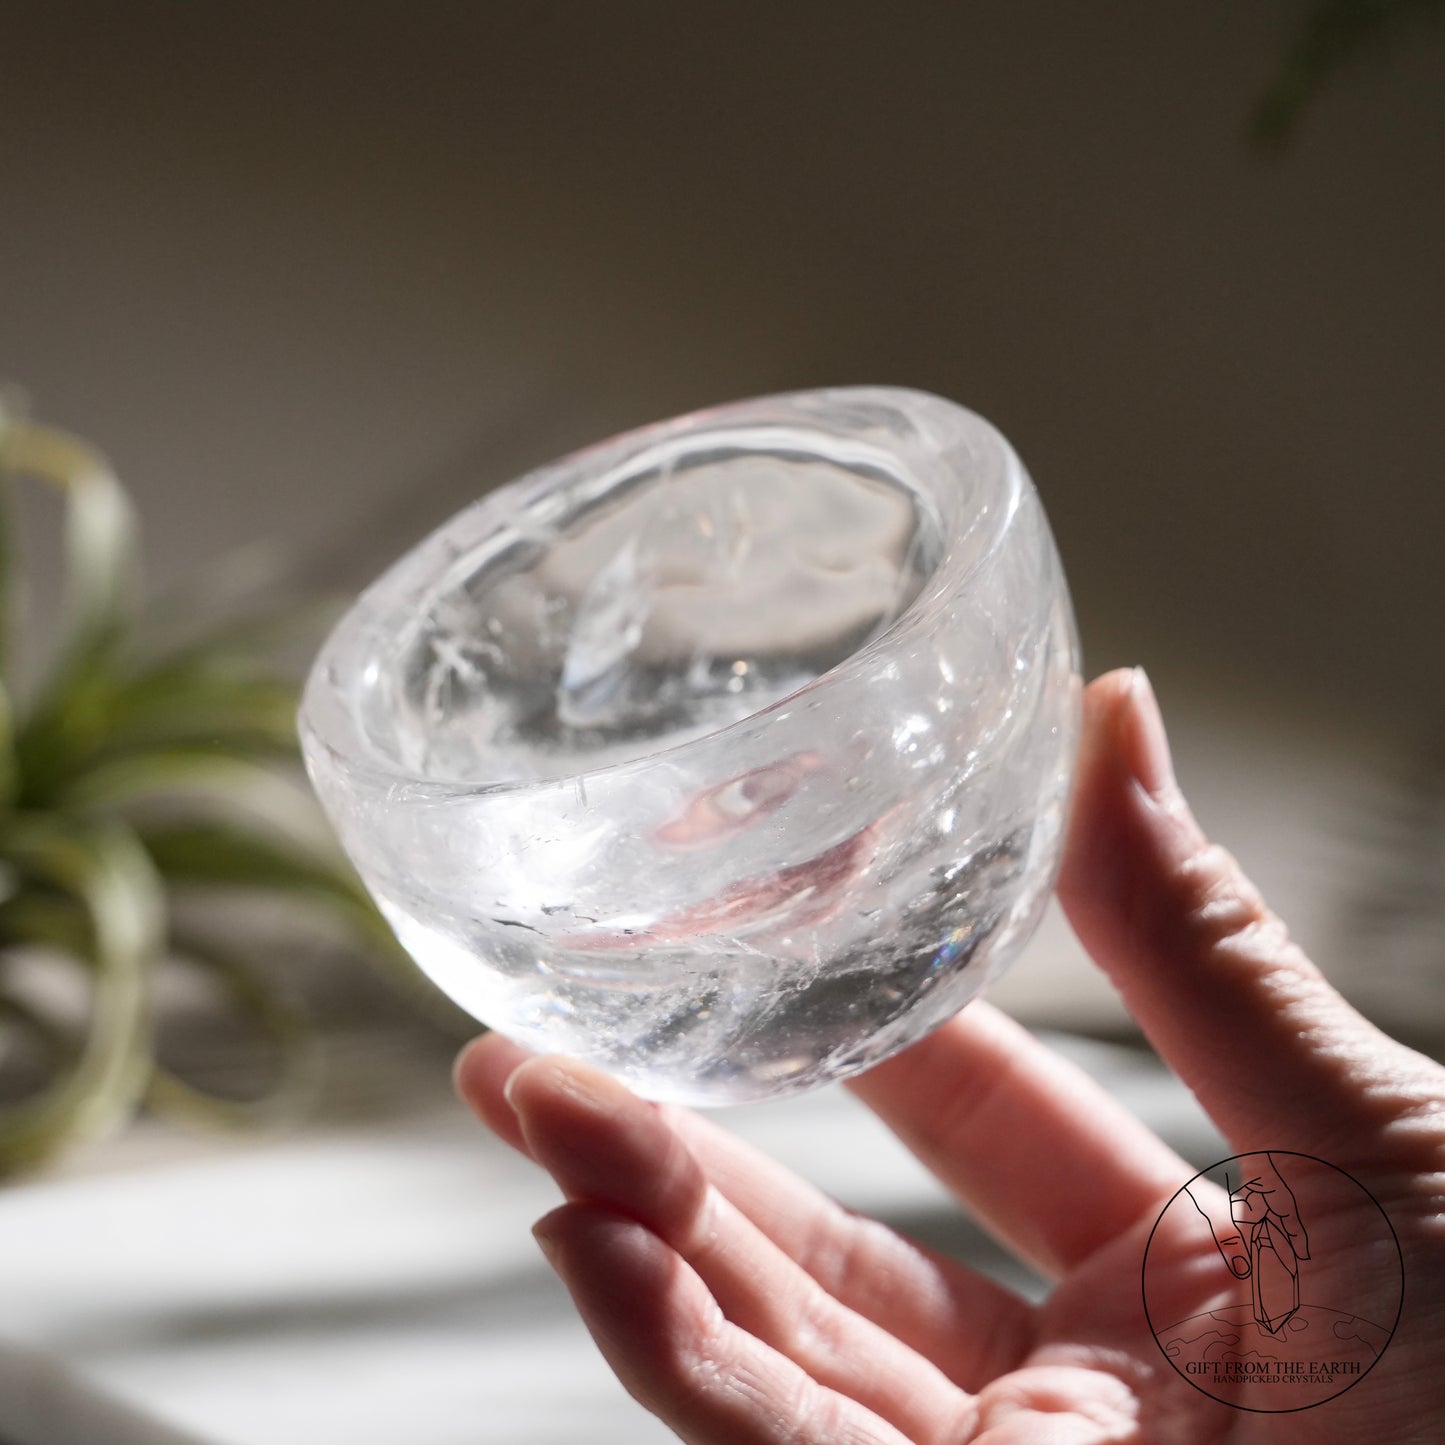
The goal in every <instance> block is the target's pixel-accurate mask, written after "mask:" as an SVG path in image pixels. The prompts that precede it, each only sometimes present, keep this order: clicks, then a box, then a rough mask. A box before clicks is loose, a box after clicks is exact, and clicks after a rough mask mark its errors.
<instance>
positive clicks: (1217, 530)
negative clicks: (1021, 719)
mask: <svg viewBox="0 0 1445 1445" xmlns="http://www.w3.org/2000/svg"><path fill="white" fill-rule="evenodd" d="M1302 9H1303V7H1302V6H1301V5H1300V4H1297V3H1283V0H1280V3H1273V0H1228V3H1210V4H1203V3H1192V4H1183V3H1158V0H1118V3H1111V4H1105V5H1082V4H1065V3H1043V0H987V3H972V4H970V3H956V4H948V5H929V6H913V7H905V9H904V11H903V12H902V14H901V15H900V14H899V13H896V7H883V6H878V5H871V6H870V5H863V4H859V3H856V0H832V3H829V4H815V3H808V4H801V3H777V0H773V3H770V4H753V3H750V4H741V3H733V4H726V5H702V4H687V5H683V4H676V3H673V4H655V5H638V4H610V3H608V4H604V3H597V4H588V3H571V4H563V3H552V4H542V3H534V4H521V3H517V4H509V5H496V4H486V3H481V0H473V3H470V4H462V3H452V0H414V3H411V4H409V5H403V4H400V3H381V0H350V3H346V4H341V3H333V0H326V3H309V4H278V3H276V0H252V3H247V4H240V3H235V4H216V3H197V0H185V3H173V4H165V5H159V4H154V3H131V4H124V5H121V4H74V3H64V0H46V3H39V0H10V3H9V4H8V5H6V6H5V7H4V8H3V12H0V53H3V55H4V65H3V83H0V208H3V209H0V377H4V378H9V379H12V380H15V381H19V382H21V383H23V384H24V385H25V386H26V387H28V389H29V391H30V393H31V395H32V397H33V399H34V403H35V407H36V409H37V410H38V411H39V412H40V413H41V414H42V415H44V416H45V417H47V418H49V419H51V420H54V421H56V422H58V423H63V424H65V425H67V426H70V427H72V428H74V429H76V430H79V431H81V432H84V433H86V434H87V435H89V436H90V437H92V438H93V439H94V440H95V441H96V442H97V443H99V444H100V445H102V446H103V447H105V448H106V449H108V450H109V451H110V452H111V454H112V455H113V457H114V458H115V459H116V461H117V463H118V464H119V467H120V469H121V471H122V473H123V475H124V476H125V477H126V478H127V479H128V480H129V482H130V484H131V486H132V487H133V489H134V490H135V492H136V493H137V495H138V497H139V499H140V502H141V505H142V507H143V510H144V513H145V520H146V531H147V536H148V540H149V544H150V553H151V562H152V572H153V574H154V575H155V576H157V577H158V578H159V579H160V580H162V581H165V580H171V579H174V578H176V577H178V576H180V575H182V574H184V573H187V572H194V571H196V570H197V569H204V567H205V565H206V563H207V562H208V560H209V559H211V558H212V557H214V556H215V555H217V554H219V553H221V552H223V551H225V550H227V549H229V548H231V547H233V546H235V545H237V544H240V543H244V542H248V541H255V540H262V539H276V538H280V539H283V540H285V541H287V542H289V543H293V544H295V545H296V546H297V547H298V548H299V549H300V551H301V553H302V554H303V555H304V556H306V557H307V558H309V559H310V561H309V565H310V566H311V568H312V570H313V572H314V574H315V575H316V576H317V577H318V578H319V579H323V580H326V581H328V582H334V581H337V580H340V581H341V582H343V583H345V584H347V585H357V584H360V583H361V582H363V581H365V580H366V579H367V578H368V577H369V576H370V575H372V574H373V573H374V572H375V570H376V569H377V568H379V567H380V566H381V565H382V564H383V563H384V562H385V561H387V560H388V559H389V558H390V557H392V556H393V555H395V554H396V553H397V552H398V551H399V550H400V549H401V547H402V546H404V545H405V544H406V543H407V542H408V541H410V540H411V539H413V538H414V537H416V536H418V535H420V534H421V532H423V531H424V530H425V529H427V528H428V527H429V526H430V525H432V524H434V523H435V522H437V521H439V520H440V519H441V518H442V517H444V516H445V515H447V514H448V513H449V512H450V511H451V510H453V509H454V508H455V507H457V506H459V505H461V504H462V503H463V502H465V501H466V500H468V499H469V498H470V497H471V496H472V495H474V494H475V493H476V492H477V491H479V490H481V489H482V488H483V487H485V486H487V485H490V484H493V483H495V482H498V481H501V480H504V479H506V478H507V477H508V476H510V475H513V474H514V473H515V472H516V471H518V470H519V469H521V468H523V467H525V466H526V465H528V464H531V463H535V462H539V461H542V460H545V459H547V458H548V457H549V456H551V455H554V454H556V453H557V452H558V451H560V450H562V449H565V448H568V447H571V446H574V445H580V444H582V443H585V442H587V441H589V440H591V439H593V438H594V437H596V436H599V435H602V434H605V433H607V432H611V431H614V430H617V429H620V428H622V427H625V426H628V425H632V424H636V423H640V422H644V421H647V420H650V419H653V418H655V417H658V416H661V415H665V414H668V413H671V412H674V411H677V410H680V409H683V408H687V407H691V406H695V405H701V404H706V403H709V402H713V401H717V400H720V399H722V398H726V397H730V396H738V395H744V394H749V393H756V392H761V391H767V390H774V389H782V388H787V387H797V386H809V385H816V384H819V383H846V382H860V381H883V382H894V383H902V384H912V385H917V386H923V387H928V388H931V389H933V390H936V391H939V392H942V393H944V394H946V395H949V396H952V397H955V398H957V399H959V400H961V401H964V402H966V403H968V404H971V405H972V406H974V407H976V408H977V409H979V410H980V411H982V412H983V413H984V414H985V415H987V416H989V417H991V418H992V419H993V420H995V421H996V422H997V423H998V424H999V425H1000V426H1002V427H1003V429H1004V430H1005V431H1006V432H1007V433H1008V434H1009V435H1010V436H1011V437H1012V438H1013V439H1014V441H1015V443H1016V444H1017V445H1018V447H1019V449H1020V450H1021V452H1022V453H1023V455H1024V456H1025V458H1026V460H1027V461H1028V462H1029V464H1030V466H1031V468H1032V470H1033V472H1034V474H1035V476H1036V478H1037V480H1038V482H1039V485H1040V487H1041V489H1042V491H1043V494H1044V497H1045V500H1046V503H1047V506H1048V509H1049V511H1050V514H1051V516H1052V518H1053V521H1054V524H1055V529H1056V531H1057V533H1058V537H1059V542H1060V547H1061V550H1062V552H1063V554H1064V557H1065V561H1066V565H1067V567H1068V571H1069V574H1070V577H1071V579H1072V584H1073V587H1074V591H1075V595H1076V600H1077V602H1078V607H1079V613H1080V619H1081V624H1082V630H1083V635H1084V641H1085V647H1086V652H1087V654H1088V661H1089V664H1090V668H1091V670H1098V669H1099V668H1102V667H1104V666H1106V665H1110V664H1113V663H1116V662H1133V661H1143V662H1145V663H1147V664H1148V666H1149V668H1150V671H1151V673H1152V674H1153V675H1154V677H1155V680H1156V684H1157V685H1158V688H1159V691H1160V693H1161V696H1162V698H1163V700H1164V704H1165V708H1166V711H1167V712H1168V714H1169V716H1170V718H1171V727H1172V731H1173V734H1174V737H1175V741H1176V752H1177V755H1178V757H1179V759H1180V764H1181V771H1182V774H1183V776H1184V780H1185V783H1186V786H1187V787H1188V789H1189V791H1190V792H1191V795H1192V796H1194V798H1195V800H1196V804H1197V806H1198V808H1199V810H1200V812H1201V816H1202V817H1203V818H1204V819H1205V822H1206V824H1207V825H1208V826H1209V827H1211V828H1213V829H1216V830H1217V831H1218V834H1219V836H1221V837H1222V838H1224V839H1225V840H1226V841H1227V842H1228V843H1229V845H1230V846H1231V847H1232V848H1233V849H1234V850H1235V851H1236V852H1238V853H1239V854H1240V856H1241V857H1242V858H1243V860H1244V861H1245V863H1246V865H1247V866H1248V867H1249V868H1250V869H1251V871H1252V872H1253V873H1254V874H1255V876H1256V878H1257V880H1258V882H1259V883H1260V884H1261V886H1262V887H1263V888H1264V890H1265V892H1266V894H1267V896H1269V897H1271V898H1272V899H1273V900H1274V901H1275V903H1276V906H1277V907H1279V908H1280V909H1281V911H1282V912H1283V913H1284V914H1285V916H1286V917H1288V918H1290V919H1291V921H1292V923H1293V925H1294V927H1295V930H1296V932H1297V934H1298V935H1299V936H1300V937H1301V939H1302V941H1303V942H1305V944H1306V945H1307V946H1308V947H1310V948H1311V949H1313V950H1315V951H1316V953H1317V956H1318V957H1319V958H1320V960H1321V962H1322V963H1323V964H1324V965H1325V966H1326V968H1327V969H1328V970H1329V971H1330V972H1331V974H1332V976H1334V977H1335V978H1336V979H1337V980H1338V981H1339V982H1340V983H1341V985H1342V986H1343V987H1345V988H1346V990H1347V991H1348V992H1349V993H1350V995H1351V996H1352V997H1354V998H1356V999H1357V1000H1358V1001H1360V1002H1361V1003H1362V1004H1364V1005H1365V1006H1366V1007H1367V1008H1369V1009H1370V1011H1371V1012H1372V1013H1374V1014H1375V1015H1376V1016H1377V1017H1380V1018H1381V1019H1382V1020H1383V1021H1385V1022H1386V1023H1387V1024H1389V1025H1390V1026H1391V1027H1395V1028H1397V1029H1400V1030H1403V1031H1408V1030H1410V1029H1412V1028H1415V1029H1418V1028H1423V1027H1426V1026H1425V1025H1424V1024H1422V1023H1421V1022H1420V1021H1421V1020H1428V1019H1429V1018H1431V1017H1438V1005H1439V1001H1440V998H1441V988H1442V968H1441V965H1442V955H1441V936H1442V926H1441V924H1442V916H1441V913H1440V909H1439V905H1438V898H1439V896H1440V893H1441V892H1442V891H1445V890H1442V889H1441V888H1439V887H1438V886H1437V880H1438V878H1439V877H1440V869H1441V867H1442V866H1445V853H1442V848H1445V843H1442V839H1445V790H1442V791H1441V793H1440V795H1439V796H1438V797H1437V798H1436V799H1435V801H1434V802H1433V803H1432V802H1431V800H1430V795H1427V794H1423V793H1421V794H1418V795H1417V793H1416V792H1413V791H1411V790H1410V789H1409V788H1404V789H1402V788H1401V786H1400V781H1399V780H1401V779H1404V780H1405V781H1406V782H1407V783H1408V779H1409V777H1410V776H1411V773H1410V769H1411V768H1412V767H1413V766H1416V764H1415V763H1412V760H1411V759H1412V754H1413V753H1416V752H1418V751H1419V750H1420V749H1421V748H1428V747H1430V746H1431V745H1432V741H1434V742H1438V739H1439V738H1440V737H1441V736H1442V734H1445V728H1442V718H1445V647H1442V646H1441V640H1440V630H1441V622H1442V612H1445V609H1442V604H1441V583H1440V577H1441V572H1442V568H1441V565H1440V560H1439V557H1440V552H1441V547H1442V542H1445V486H1442V480H1445V479H1442V457H1445V407H1442V404H1441V395H1442V382H1445V275H1442V265H1441V256H1442V252H1445V246H1442V241H1445V187H1442V179H1445V105H1442V100H1445V36H1440V35H1436V36H1434V37H1432V36H1431V35H1430V34H1429V33H1428V32H1427V33H1426V34H1424V35H1422V36H1421V37H1420V38H1419V39H1418V40H1417V41H1416V42H1415V43H1414V44H1413V45H1411V46H1410V47H1409V48H1407V49H1406V50H1404V51H1402V52H1401V53H1399V54H1398V55H1396V56H1394V57H1393V58H1388V57H1387V58H1385V59H1380V60H1376V61H1373V62H1370V63H1365V64H1362V65H1360V66H1359V67H1357V68H1356V69H1354V70H1353V71H1351V72H1350V73H1348V74H1345V75H1342V76H1341V77H1340V78H1339V79H1338V81H1337V82H1336V83H1334V84H1333V85H1332V86H1331V87H1330V88H1329V89H1328V90H1327V91H1326V93H1325V94H1324V95H1323V96H1322V97H1321V99H1320V101H1319V103H1318V105H1317V106H1316V107H1315V108H1314V109H1313V110H1312V111H1311V112H1310V113H1309V114H1308V115H1307V117H1306V119H1305V122H1304V125H1303V127H1302V130H1301V132H1300V134H1299V136H1298V138H1297V140H1296V141H1295V143H1294V144H1293V145H1292V146H1291V148H1290V149H1289V150H1288V151H1287V152H1286V153H1285V154H1284V155H1283V156H1282V157H1278V158H1274V159H1269V158H1265V157H1262V156H1260V155H1258V154H1256V153H1254V152H1252V151H1251V150H1250V149H1249V148H1248V147H1247V146H1246V145H1245V144H1244V142H1243V139H1242V133H1243V125H1244V118H1245V115H1246V113H1247V112H1248V110H1249V108H1250V106H1251V104H1252V102H1253V101H1254V99H1255V98H1256V96H1257V95H1258V94H1259V92H1260V89H1261V87H1262V86H1263V85H1264V84H1265V82H1266V80H1267V78H1268V77H1269V76H1270V74H1271V73H1272V72H1273V70H1274V69H1275V67H1276V66H1277V65H1278V63H1279V61H1280V58H1281V57H1282V55H1283V53H1284V50H1285V47H1286V45H1287V44H1288V41H1289V38H1290V35H1291V33H1292V30H1293V28H1294V26H1295V25H1296V23H1297V21H1298V18H1299V16H1300V14H1301V13H1302ZM40 590H41V592H42V594H43V593H44V590H45V589H44V588H43V587H42V588H41V589H40ZM1440 777H1445V775H1438V776H1437V781H1438V780H1439V778H1440ZM1430 807H1434V808H1435V810H1436V814H1437V815H1438V816H1434V821H1433V822H1432V821H1431V817H1432V816H1433V815H1431V814H1430V813H1429V808H1430ZM1411 817H1414V818H1416V819H1417V822H1416V823H1414V824H1411V823H1410V821H1409V820H1410V818H1411ZM1402 893H1403V894H1404V895H1406V896H1409V897H1413V898H1415V899H1416V902H1417V905H1418V900H1419V899H1420V898H1421V897H1424V898H1425V899H1426V900H1427V902H1426V904H1425V905H1424V907H1423V910H1422V909H1421V908H1420V907H1418V906H1417V907H1416V908H1415V911H1413V912H1411V911H1409V910H1408V909H1407V910H1406V911H1404V912H1398V913H1397V914H1396V916H1395V917H1394V919H1393V921H1387V922H1385V923H1381V922H1380V917H1379V914H1378V913H1372V912H1371V911H1370V909H1371V908H1372V907H1373V906H1374V905H1375V904H1378V903H1379V902H1380V901H1381V900H1385V901H1386V902H1388V900H1390V899H1391V898H1395V897H1398V896H1400V895H1401V894H1402ZM1432 898H1433V899H1434V900H1436V901H1434V902H1431V901H1429V900H1431V899H1432ZM1362 920H1363V922H1362ZM1372 920H1373V921H1372ZM1016 977H1017V982H1016V983H1015V982H1014V981H1012V980H1011V981H1010V983H1009V985H1008V988H1009V989H1013V990H1014V993H1012V994H1010V993H1008V989H1006V990H1005V993H1006V996H1007V997H1009V998H1011V999H1013V1000H1014V1001H1015V1002H1016V1003H1017V1004H1018V1005H1019V1006H1020V1007H1021V1008H1022V1009H1023V1011H1024V1012H1025V1015H1026V1016H1028V1017H1034V1018H1038V1019H1042V1020H1043V1021H1046V1022H1047V1021H1056V1022H1063V1023H1066V1024H1068V1025H1069V1026H1071V1027H1073V1026H1079V1025H1080V1024H1081V1023H1087V1022H1088V1021H1089V1020H1090V1019H1091V1018H1092V1019H1095V1020H1102V1021H1104V1022H1105V1023H1106V1024H1107V1021H1108V1020H1110V1019H1115V1020H1117V1018H1118V1014H1117V1005H1116V1004H1115V1003H1113V1002H1112V1001H1111V1000H1110V999H1109V997H1108V994H1107V990H1105V989H1104V987H1103V985H1102V984H1101V983H1100V982H1099V980H1098V978H1097V976H1096V975H1094V974H1092V973H1091V972H1090V971H1089V970H1088V969H1087V968H1086V967H1085V966H1084V965H1083V963H1082V961H1081V960H1080V958H1079V957H1078V955H1077V953H1076V952H1072V951H1071V950H1070V947H1069V945H1068V943H1067V940H1066V939H1065V938H1064V937H1063V936H1062V933H1061V932H1060V931H1058V930H1055V932H1054V933H1052V934H1046V938H1045V940H1044V942H1043V943H1042V944H1041V945H1040V946H1039V947H1037V948H1036V949H1035V950H1034V954H1033V957H1032V959H1031V962H1030V965H1029V968H1027V969H1024V968H1021V969H1019V970H1018V971H1017V975H1016ZM1050 1010H1052V1012H1051V1011H1050ZM1433 1037H1434V1035H1432V1038H1433Z"/></svg>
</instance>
